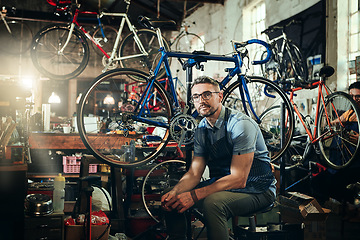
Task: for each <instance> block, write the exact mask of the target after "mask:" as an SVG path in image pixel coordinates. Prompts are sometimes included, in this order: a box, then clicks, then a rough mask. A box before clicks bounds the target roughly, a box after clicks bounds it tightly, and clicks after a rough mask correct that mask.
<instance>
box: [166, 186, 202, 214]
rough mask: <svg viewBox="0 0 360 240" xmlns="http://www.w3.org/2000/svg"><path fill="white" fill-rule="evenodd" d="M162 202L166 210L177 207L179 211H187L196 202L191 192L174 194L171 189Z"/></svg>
mask: <svg viewBox="0 0 360 240" xmlns="http://www.w3.org/2000/svg"><path fill="white" fill-rule="evenodd" d="M161 202H162V206H163V208H164V209H165V210H166V211H171V210H173V209H176V210H177V211H178V212H179V213H183V212H185V211H186V210H188V209H189V208H191V207H192V206H193V205H194V204H195V203H194V200H193V199H192V197H191V194H190V192H184V193H181V194H179V195H177V196H173V195H172V193H171V191H170V192H168V193H166V194H164V195H163V196H162V198H161Z"/></svg>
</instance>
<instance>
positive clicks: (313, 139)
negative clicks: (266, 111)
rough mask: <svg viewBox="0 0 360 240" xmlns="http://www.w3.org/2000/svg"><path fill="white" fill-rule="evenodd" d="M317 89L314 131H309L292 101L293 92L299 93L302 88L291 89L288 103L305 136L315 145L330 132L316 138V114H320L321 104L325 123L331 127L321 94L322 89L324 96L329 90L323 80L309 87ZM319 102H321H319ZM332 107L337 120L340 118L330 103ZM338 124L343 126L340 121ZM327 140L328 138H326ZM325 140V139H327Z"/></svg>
mask: <svg viewBox="0 0 360 240" xmlns="http://www.w3.org/2000/svg"><path fill="white" fill-rule="evenodd" d="M316 87H317V88H318V96H317V102H316V115H315V124H314V129H313V130H312V131H311V129H309V128H308V127H307V125H306V123H305V121H304V120H303V118H302V116H301V113H300V111H299V109H298V107H297V106H296V104H295V102H294V100H293V97H294V92H296V91H299V90H302V89H304V87H297V88H293V89H291V93H290V102H291V105H292V106H293V107H294V110H295V112H296V114H297V116H298V117H299V119H300V121H301V124H302V125H303V126H304V129H305V131H306V133H307V135H308V136H309V138H310V141H311V143H316V142H318V141H319V140H320V139H322V138H323V137H324V136H325V135H326V134H327V133H328V132H329V131H331V129H330V130H329V131H328V132H325V133H324V134H322V135H321V136H316V135H317V134H316V130H317V127H318V114H319V112H320V104H322V105H323V106H324V112H325V115H326V121H327V123H328V125H329V126H331V122H330V120H329V115H328V111H327V109H326V108H325V97H324V94H323V89H325V93H326V96H327V95H329V90H328V89H327V87H326V85H325V83H324V81H323V80H320V81H316V82H313V83H311V85H310V87H309V88H310V89H312V88H316ZM320 101H321V102H320ZM331 105H332V108H333V110H334V112H335V113H336V116H337V118H338V119H339V118H340V116H339V115H338V113H337V111H335V110H336V109H335V106H334V105H333V103H331ZM339 123H340V124H341V125H342V126H343V123H342V122H341V121H339ZM327 138H330V136H329V137H327ZM327 138H325V139H327Z"/></svg>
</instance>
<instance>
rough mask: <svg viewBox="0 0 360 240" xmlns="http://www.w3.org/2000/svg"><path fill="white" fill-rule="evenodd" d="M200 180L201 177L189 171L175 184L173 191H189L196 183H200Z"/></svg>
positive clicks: (177, 192) (178, 192)
mask: <svg viewBox="0 0 360 240" xmlns="http://www.w3.org/2000/svg"><path fill="white" fill-rule="evenodd" d="M199 182H200V179H198V178H196V177H194V176H193V175H191V174H190V173H189V172H187V173H186V174H185V175H184V176H183V177H182V178H181V179H180V181H179V183H178V184H176V185H175V187H174V188H173V191H175V192H176V194H180V193H183V192H188V191H190V190H192V189H193V188H194V187H196V185H198V184H199Z"/></svg>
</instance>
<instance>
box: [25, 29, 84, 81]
mask: <svg viewBox="0 0 360 240" xmlns="http://www.w3.org/2000/svg"><path fill="white" fill-rule="evenodd" d="M69 31H70V26H69V25H66V24H54V25H49V26H46V27H44V28H43V29H41V30H40V31H39V32H38V33H37V34H36V36H35V37H34V39H33V43H32V48H31V51H30V55H31V59H32V62H33V64H34V66H35V67H36V69H37V70H38V71H39V72H40V73H42V74H43V75H45V76H47V77H49V78H51V79H55V80H68V79H72V78H75V77H76V76H78V75H79V74H81V73H82V72H83V71H84V69H85V68H86V66H87V64H88V62H89V58H90V49H89V45H88V43H87V41H86V37H85V36H84V35H83V33H82V32H80V31H79V30H77V29H74V31H73V34H72V36H71V39H70V41H69V43H68V45H67V47H66V48H65V49H64V52H63V53H62V54H59V50H60V49H61V48H62V46H63V44H64V43H65V42H66V39H67V37H68V32H69Z"/></svg>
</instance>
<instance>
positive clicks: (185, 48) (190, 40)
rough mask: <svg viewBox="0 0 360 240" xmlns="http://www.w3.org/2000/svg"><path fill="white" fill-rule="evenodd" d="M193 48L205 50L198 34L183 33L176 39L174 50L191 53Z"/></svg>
mask: <svg viewBox="0 0 360 240" xmlns="http://www.w3.org/2000/svg"><path fill="white" fill-rule="evenodd" d="M195 50H197V51H205V43H204V41H203V40H202V39H201V37H199V36H198V35H196V34H194V33H185V34H183V35H182V36H181V37H180V38H179V39H178V40H177V43H176V51H180V52H190V53H191V52H193V51H195Z"/></svg>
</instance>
